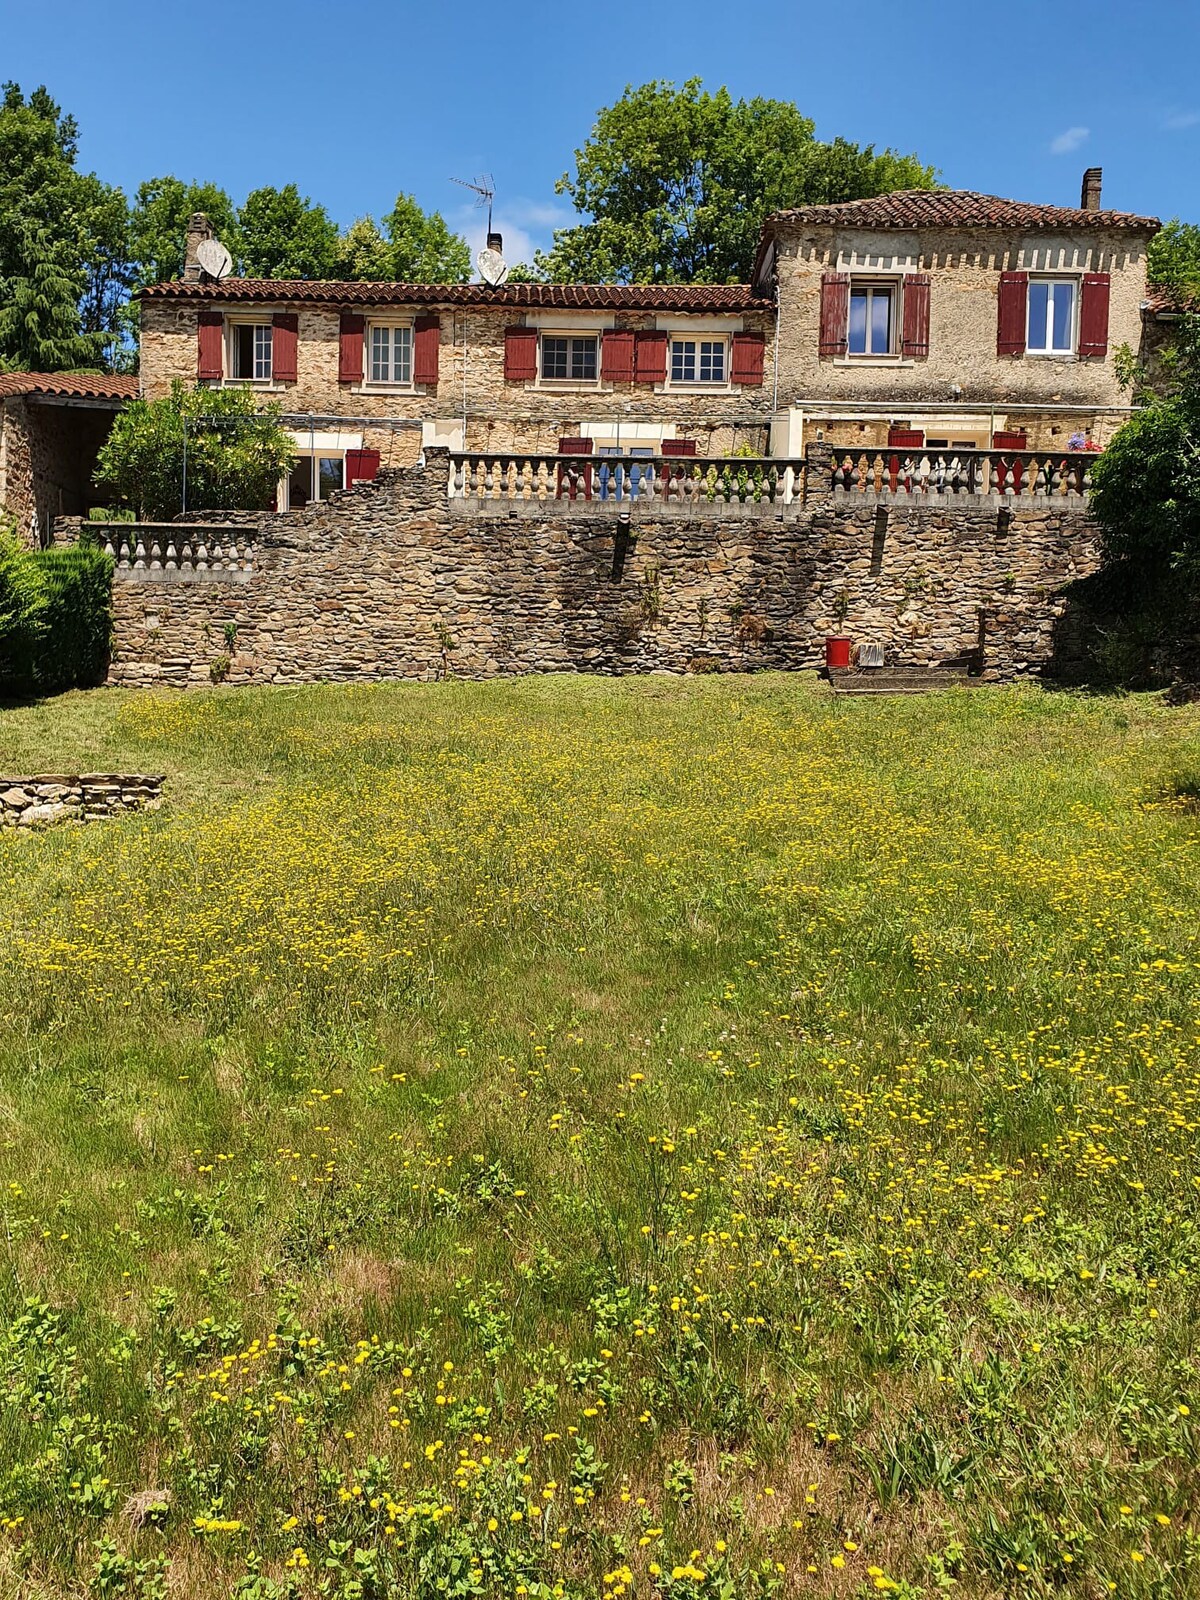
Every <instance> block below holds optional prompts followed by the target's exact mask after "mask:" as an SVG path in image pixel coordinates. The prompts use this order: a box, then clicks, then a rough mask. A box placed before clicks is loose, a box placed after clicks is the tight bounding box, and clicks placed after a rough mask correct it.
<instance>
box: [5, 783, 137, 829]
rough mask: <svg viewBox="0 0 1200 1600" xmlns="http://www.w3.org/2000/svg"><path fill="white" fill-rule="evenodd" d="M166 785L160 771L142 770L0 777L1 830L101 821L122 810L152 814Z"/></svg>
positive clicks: (116, 814) (120, 812) (118, 813)
mask: <svg viewBox="0 0 1200 1600" xmlns="http://www.w3.org/2000/svg"><path fill="white" fill-rule="evenodd" d="M165 782H166V779H165V778H164V777H163V775H162V774H161V773H157V774H150V773H141V772H131V773H130V772H127V773H121V772H84V773H75V774H72V775H67V776H53V775H43V776H41V777H36V778H0V828H36V827H42V826H45V825H46V824H47V823H51V822H67V821H72V820H73V821H77V822H100V821H103V820H104V819H105V818H107V817H113V816H118V815H120V814H122V813H123V812H126V811H156V810H157V809H158V807H159V806H160V805H161V804H162V787H163V784H164V783H165Z"/></svg>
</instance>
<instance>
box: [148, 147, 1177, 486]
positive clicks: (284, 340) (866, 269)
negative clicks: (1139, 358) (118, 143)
mask: <svg viewBox="0 0 1200 1600" xmlns="http://www.w3.org/2000/svg"><path fill="white" fill-rule="evenodd" d="M1157 228H1158V222H1157V220H1156V219H1155V218H1153V217H1140V216H1134V215H1131V214H1128V213H1125V212H1117V211H1106V210H1103V209H1101V206H1100V172H1099V169H1096V168H1093V169H1090V170H1089V171H1088V173H1087V174H1085V177H1084V184H1083V192H1082V195H1081V203H1080V205H1079V206H1078V207H1063V206H1043V205H1031V204H1027V203H1024V202H1018V201H1009V200H1001V199H998V198H996V197H994V196H989V195H980V194H975V193H972V192H969V191H964V190H939V191H932V192H926V191H913V192H910V193H898V194H891V195H883V196H880V197H878V198H876V199H871V200H860V201H853V202H850V203H848V204H840V205H827V206H811V207H806V208H802V209H798V210H792V211H782V212H778V213H776V214H774V215H773V216H771V217H769V218H768V219H767V221H766V224H765V226H764V229H763V235H762V242H761V246H760V250H759V254H758V260H757V263H756V266H755V271H754V274H753V281H752V282H751V283H750V284H723V285H679V284H638V285H562V284H527V283H512V284H503V285H500V286H499V287H492V286H490V285H488V284H486V283H472V284H463V285H434V284H398V283H325V282H307V281H304V282H290V281H274V280H250V279H237V278H232V279H225V280H224V281H220V282H218V281H216V280H214V279H211V278H209V277H207V275H206V274H205V273H204V272H203V271H202V270H201V267H200V265H199V261H198V259H197V251H198V250H199V248H200V246H201V244H202V243H203V240H204V239H205V238H206V237H208V236H209V232H210V230H209V229H208V224H207V221H206V219H205V218H204V217H202V216H199V215H197V216H196V217H194V218H193V220H192V228H191V231H190V234H189V241H188V253H187V266H186V267H185V270H184V276H183V278H182V279H181V280H180V281H178V282H172V283H164V284H158V285H155V286H153V287H151V288H149V289H146V290H144V291H143V293H142V296H141V323H142V346H141V348H142V384H143V392H144V393H145V394H146V395H147V396H149V397H154V396H156V395H160V394H164V393H166V392H167V391H168V390H169V388H170V385H171V382H172V381H173V380H174V379H176V378H180V379H183V380H184V381H185V382H188V383H195V382H199V383H201V384H212V385H214V386H215V385H219V384H234V383H236V384H249V385H252V386H253V387H254V388H255V389H256V390H258V391H260V392H261V393H262V394H263V395H264V397H270V398H272V399H275V400H278V401H279V402H280V404H281V407H282V410H283V412H284V415H285V420H286V423H287V425H288V426H289V427H290V429H291V430H292V433H293V436H294V438H295V441H296V448H297V452H298V460H297V465H296V468H295V471H294V472H293V474H292V477H291V481H290V482H289V483H288V484H286V485H281V486H280V491H279V509H281V510H283V509H287V508H288V507H294V506H297V505H301V504H305V503H307V502H308V501H310V500H314V499H321V498H327V497H328V495H329V494H331V493H332V492H334V491H335V490H336V489H338V488H341V487H343V486H344V485H346V484H347V483H349V482H351V481H354V480H356V479H362V478H369V477H371V476H373V474H374V472H375V471H376V470H378V467H379V466H380V465H384V466H403V465H408V464H410V463H413V462H415V461H416V460H417V459H418V457H419V455H420V453H421V450H422V447H423V446H429V445H433V444H441V445H445V446H447V447H449V448H450V449H451V450H452V451H459V452H473V453H503V452H520V453H522V454H528V455H536V456H539V457H548V456H557V455H566V454H580V453H588V454H591V455H594V456H600V457H602V456H604V455H606V454H609V455H611V454H622V455H626V456H628V455H629V454H631V453H632V454H634V455H646V456H673V455H689V454H692V455H699V456H701V457H704V456H729V455H733V454H738V453H741V454H747V453H752V454H768V453H769V454H771V455H774V456H776V457H788V458H793V459H798V458H799V457H800V456H801V455H802V453H803V450H804V447H805V445H806V444H807V443H808V442H810V441H811V440H818V441H828V442H829V443H831V444H833V445H834V446H836V447H837V448H838V450H839V451H840V450H842V449H843V448H845V449H847V450H853V449H854V448H859V449H861V450H863V451H872V450H874V451H878V450H886V449H887V448H888V447H889V446H890V447H893V448H900V449H904V450H909V451H911V450H916V449H921V450H925V451H929V450H933V451H939V450H941V451H951V452H953V451H962V450H964V449H967V448H975V449H980V448H982V449H990V448H993V447H995V448H1000V449H1009V450H1020V449H1024V448H1029V449H1040V450H1056V449H1059V450H1066V449H1068V448H1069V445H1070V441H1071V440H1072V438H1076V439H1083V438H1087V439H1090V440H1092V441H1093V442H1094V443H1096V444H1097V445H1102V444H1103V443H1104V442H1105V441H1106V440H1107V438H1108V437H1109V436H1110V434H1111V433H1112V431H1113V429H1114V428H1115V427H1117V426H1118V425H1119V423H1120V422H1121V420H1122V419H1123V418H1124V417H1125V416H1126V415H1127V414H1128V410H1129V402H1130V397H1129V395H1128V394H1127V393H1126V392H1125V391H1123V390H1122V388H1121V386H1120V383H1119V381H1118V373H1117V359H1116V358H1117V352H1118V351H1119V350H1120V349H1121V348H1122V347H1123V346H1126V345H1127V346H1129V347H1130V349H1131V350H1133V351H1135V352H1136V351H1137V350H1138V349H1139V348H1140V347H1141V344H1142V321H1143V306H1144V305H1145V303H1146V300H1147V290H1146V245H1147V243H1148V242H1149V240H1150V238H1151V236H1152V235H1153V234H1154V232H1155V231H1156V230H1157ZM491 242H492V243H494V244H496V245H497V246H498V245H499V242H500V241H499V239H498V237H496V238H494V239H493V241H491ZM862 459H863V460H864V461H865V460H866V459H867V458H865V457H864V458H862ZM855 470H860V469H859V468H856V469H855ZM861 470H866V467H863V468H862V469H861ZM590 481H591V480H590V478H587V479H585V480H584V482H585V483H590Z"/></svg>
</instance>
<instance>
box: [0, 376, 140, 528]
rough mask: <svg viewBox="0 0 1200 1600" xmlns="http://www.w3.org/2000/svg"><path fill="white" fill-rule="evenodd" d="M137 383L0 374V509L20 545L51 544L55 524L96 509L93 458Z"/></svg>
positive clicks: (132, 380)
mask: <svg viewBox="0 0 1200 1600" xmlns="http://www.w3.org/2000/svg"><path fill="white" fill-rule="evenodd" d="M137 392H138V380H137V379H136V378H125V377H110V376H103V375H95V374H91V373H69V372H6V373H0V507H3V509H4V510H5V511H7V512H8V514H9V515H10V516H11V517H12V518H13V520H14V521H15V523H16V526H17V532H18V533H19V535H20V536H21V538H22V539H24V540H26V541H27V542H28V543H30V544H33V545H40V544H46V543H48V542H49V540H50V538H51V535H52V531H53V525H54V519H55V518H56V517H60V516H82V515H86V513H87V511H88V509H89V507H91V506H92V505H93V504H94V503H95V494H94V491H93V489H92V474H93V472H94V471H95V466H96V455H97V452H98V451H99V449H100V446H101V445H102V444H103V443H104V441H105V439H107V438H108V433H109V429H110V428H111V427H112V423H113V418H114V416H115V415H116V413H117V412H118V411H119V410H120V409H121V407H122V406H123V405H125V403H126V402H127V401H129V400H132V399H133V398H134V397H135V396H136V394H137Z"/></svg>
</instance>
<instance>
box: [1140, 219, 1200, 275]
mask: <svg viewBox="0 0 1200 1600" xmlns="http://www.w3.org/2000/svg"><path fill="white" fill-rule="evenodd" d="M1146 275H1147V277H1148V278H1149V279H1150V281H1151V283H1161V284H1165V285H1167V286H1168V287H1170V288H1172V289H1184V290H1200V227H1197V225H1196V224H1195V223H1194V222H1180V220H1179V218H1178V217H1174V218H1172V220H1171V221H1170V222H1168V223H1167V224H1166V225H1165V226H1164V227H1163V228H1162V229H1161V231H1160V232H1158V233H1156V234H1155V236H1154V238H1153V239H1151V241H1150V244H1149V247H1148V249H1147V251H1146Z"/></svg>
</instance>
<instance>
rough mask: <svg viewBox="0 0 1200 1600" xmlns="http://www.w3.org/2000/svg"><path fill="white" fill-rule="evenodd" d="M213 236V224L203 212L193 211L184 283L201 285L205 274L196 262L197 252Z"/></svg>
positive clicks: (184, 258)
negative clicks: (201, 279)
mask: <svg viewBox="0 0 1200 1600" xmlns="http://www.w3.org/2000/svg"><path fill="white" fill-rule="evenodd" d="M212 236H213V227H212V223H211V222H210V221H209V220H208V218H207V217H206V216H205V215H204V213H203V211H193V212H192V214H191V216H190V217H189V218H188V225H187V244H186V245H185V246H184V251H183V281H184V283H199V282H200V278H201V276H202V273H203V270H204V269H203V268H202V267H201V265H200V263H199V261H197V260H196V250H197V248H198V247H199V246H200V245H202V244H203V243H204V241H205V239H211V238H212Z"/></svg>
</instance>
